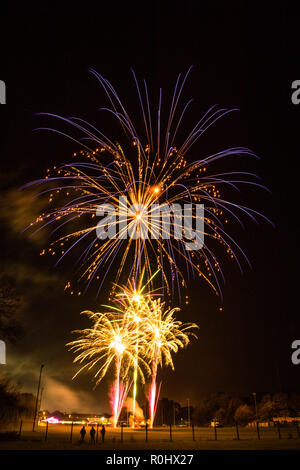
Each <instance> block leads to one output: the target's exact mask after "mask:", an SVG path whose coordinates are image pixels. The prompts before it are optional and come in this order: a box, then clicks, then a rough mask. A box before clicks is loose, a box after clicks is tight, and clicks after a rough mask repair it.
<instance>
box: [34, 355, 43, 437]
mask: <svg viewBox="0 0 300 470" xmlns="http://www.w3.org/2000/svg"><path fill="white" fill-rule="evenodd" d="M43 367H44V364H41V368H40V377H39V383H38V389H37V394H36V400H35V409H34V415H33V426H32V432H34V431H35V429H34V428H35V420H36V413H37V407H38V401H39V394H40V387H41V378H42V370H43Z"/></svg>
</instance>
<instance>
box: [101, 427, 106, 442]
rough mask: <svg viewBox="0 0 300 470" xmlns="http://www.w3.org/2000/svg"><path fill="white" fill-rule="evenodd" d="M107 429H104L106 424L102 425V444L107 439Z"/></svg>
mask: <svg viewBox="0 0 300 470" xmlns="http://www.w3.org/2000/svg"><path fill="white" fill-rule="evenodd" d="M105 433H106V431H105V427H104V424H102V428H101V434H102V442H104V438H105Z"/></svg>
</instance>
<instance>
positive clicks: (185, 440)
mask: <svg viewBox="0 0 300 470" xmlns="http://www.w3.org/2000/svg"><path fill="white" fill-rule="evenodd" d="M31 428H32V423H30V422H28V423H24V424H23V427H22V435H21V438H19V439H17V440H9V439H6V440H1V439H0V449H3V450H4V449H7V450H13V449H15V450H18V449H19V450H26V449H28V450H50V449H53V450H69V449H72V450H87V449H91V450H100V449H103V450H104V449H105V450H118V449H120V450H121V449H124V450H125V449H127V450H142V449H158V450H163V449H165V450H171V449H201V450H281V449H282V450H292V449H295V450H300V438H299V435H298V431H297V429H296V427H294V426H289V427H283V426H282V427H281V428H280V438H279V434H278V429H277V428H276V427H275V428H273V427H271V428H261V429H260V439H258V435H257V431H256V429H255V428H248V427H239V440H238V439H237V433H236V428H235V427H225V428H218V429H217V440H216V439H215V437H216V436H215V431H214V429H213V428H208V427H195V430H194V440H193V434H192V429H191V428H179V427H175V428H174V427H172V441H171V440H170V429H169V427H160V428H155V429H153V430H149V431H148V440H147V441H146V432H145V429H135V430H132V429H130V428H124V429H123V442H122V441H121V429H120V428H118V429H116V430H115V429H112V428H110V427H107V428H106V436H105V442H104V444H103V443H102V442H100V441H101V434H100V432H99V438H98V441H99V442H98V443H96V444H95V445H94V444H91V443H90V435H89V430H90V429H89V428H86V430H87V434H86V438H85V442H84V443H81V442H80V434H79V431H80V428H81V426H74V427H73V433H72V442H71V426H70V425H62V424H51V425H49V427H48V433H47V436H46V427H45V426H39V427H38V428H37V429H36V432H34V433H33V432H32V429H31ZM45 438H46V440H45ZM2 439H3V436H2Z"/></svg>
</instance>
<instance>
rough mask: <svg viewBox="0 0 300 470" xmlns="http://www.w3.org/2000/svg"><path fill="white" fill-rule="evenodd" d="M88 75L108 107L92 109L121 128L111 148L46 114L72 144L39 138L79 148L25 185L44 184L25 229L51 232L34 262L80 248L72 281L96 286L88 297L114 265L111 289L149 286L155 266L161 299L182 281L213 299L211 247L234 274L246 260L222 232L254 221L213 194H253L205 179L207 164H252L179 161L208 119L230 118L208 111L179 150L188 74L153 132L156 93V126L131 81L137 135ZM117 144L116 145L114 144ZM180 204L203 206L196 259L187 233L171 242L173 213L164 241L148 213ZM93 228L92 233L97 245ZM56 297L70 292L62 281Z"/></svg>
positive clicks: (236, 175) (236, 182)
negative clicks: (202, 286)
mask: <svg viewBox="0 0 300 470" xmlns="http://www.w3.org/2000/svg"><path fill="white" fill-rule="evenodd" d="M92 73H93V74H94V76H95V77H96V78H97V79H98V80H99V82H100V84H101V86H102V87H103V89H104V91H105V92H106V94H107V96H108V98H109V101H110V107H109V108H102V111H105V112H107V113H110V114H111V115H112V116H113V118H114V119H115V120H116V121H117V124H119V125H120V126H121V134H120V135H119V137H118V141H116V140H115V139H114V138H112V137H107V136H105V135H104V134H103V133H102V132H101V131H100V130H98V129H96V128H95V127H94V126H93V125H91V124H89V123H88V122H86V121H84V120H82V119H79V118H69V119H66V118H63V117H61V116H57V115H51V114H47V116H52V117H55V118H58V119H60V120H61V121H62V122H63V123H64V124H66V125H70V126H71V128H72V129H73V130H74V131H75V135H73V134H69V133H64V132H61V131H57V130H54V129H48V130H53V131H54V132H57V133H59V134H63V135H65V136H67V137H68V138H70V139H71V140H72V141H73V142H76V143H77V144H78V145H80V147H81V150H79V151H78V152H76V153H74V162H72V163H68V164H65V165H62V166H60V167H58V168H56V167H54V168H53V169H51V170H50V169H49V170H48V172H47V175H46V177H45V178H43V179H41V180H38V181H35V182H33V183H30V184H38V185H40V184H41V185H44V186H45V187H44V189H43V190H42V191H41V192H40V195H43V194H44V195H45V194H47V195H49V203H50V208H49V210H47V212H45V213H43V214H41V215H40V216H39V217H38V218H37V220H36V221H35V222H33V223H32V224H31V228H32V230H33V233H34V232H35V231H36V230H40V229H41V228H42V227H52V226H54V225H55V227H54V229H53V232H52V233H53V237H54V240H53V242H52V243H51V245H50V247H49V248H48V249H47V250H43V251H42V252H41V254H45V253H46V252H47V251H48V252H49V253H50V254H51V255H54V254H55V255H58V261H57V263H59V262H60V261H61V260H62V259H64V258H65V257H66V256H67V255H68V254H70V252H71V251H73V250H76V248H77V247H80V255H79V257H78V266H79V267H78V276H77V279H79V280H82V281H85V289H87V288H88V287H89V286H90V285H91V284H92V283H93V282H95V281H97V282H98V292H99V291H100V289H101V287H102V285H103V282H104V281H105V278H106V276H107V274H108V273H109V272H110V271H111V270H112V269H113V266H118V268H117V269H116V272H115V273H114V274H115V277H116V282H117V283H118V280H119V279H120V276H121V275H122V273H124V274H125V271H126V274H127V278H131V277H132V276H133V277H137V276H139V275H140V274H141V271H142V270H143V269H145V270H146V274H147V276H148V277H150V275H151V274H150V273H151V271H152V269H151V267H152V266H153V265H156V266H157V268H158V269H160V271H161V276H162V285H163V286H165V288H166V291H167V292H168V293H169V294H171V293H173V292H175V291H177V292H178V293H179V296H180V290H181V288H182V287H184V286H186V279H187V278H188V277H189V276H191V275H195V274H196V273H197V274H198V275H199V276H200V277H202V278H203V279H205V280H206V281H207V282H208V283H209V285H210V286H211V287H212V288H213V289H214V290H215V291H216V292H217V293H219V292H220V291H221V287H220V286H221V284H220V281H221V280H222V279H224V276H223V272H222V268H221V263H220V260H219V257H218V256H217V254H216V250H215V249H214V247H215V246H216V245H221V246H222V248H223V249H224V252H225V253H226V254H227V255H228V256H229V257H230V258H232V259H234V260H235V261H236V262H237V263H238V265H239V266H240V268H241V264H240V258H245V259H246V260H247V258H246V256H245V254H244V253H243V251H242V250H241V248H240V247H239V245H238V244H237V243H236V242H235V241H234V240H233V238H232V237H231V236H230V234H229V233H228V231H227V230H226V224H227V222H228V220H229V219H233V220H237V221H238V222H239V223H241V224H242V221H241V216H242V215H247V216H249V217H250V218H251V219H252V220H256V217H257V216H258V215H261V214H258V213H257V212H256V211H254V210H252V209H249V208H247V207H244V206H242V205H238V204H236V203H234V202H232V201H229V200H226V199H225V198H224V197H223V196H222V192H221V190H222V188H223V187H229V188H231V189H234V190H240V188H241V186H243V185H245V184H248V185H254V186H256V187H262V186H261V185H260V184H259V182H258V181H257V177H256V176H255V175H254V174H251V173H245V172H234V171H229V172H227V171H225V172H223V171H221V172H220V171H213V168H214V164H215V162H217V161H220V160H222V159H224V158H226V157H228V156H231V157H235V158H238V157H240V156H242V155H250V156H254V154H253V152H252V151H251V150H249V149H247V148H244V147H233V148H228V149H225V150H222V151H218V152H216V153H214V154H212V155H209V156H203V157H202V158H200V159H197V160H196V161H189V160H188V158H187V156H188V152H189V150H190V149H191V147H192V146H193V145H194V144H195V143H196V141H197V140H198V139H199V138H200V137H201V136H203V134H205V132H206V131H207V130H208V129H209V128H210V127H211V126H212V125H213V124H214V123H215V122H216V121H217V120H219V119H220V118H222V117H224V116H226V115H228V114H229V113H231V112H233V111H235V109H225V108H221V107H217V106H214V107H212V108H210V109H209V110H208V111H207V112H206V113H205V114H204V115H203V116H202V118H201V119H200V120H199V121H198V122H197V123H196V124H195V125H194V126H193V128H192V129H191V131H190V132H189V133H188V135H187V137H186V138H185V139H182V141H180V139H179V137H178V134H179V132H178V131H179V129H180V128H181V125H182V120H183V117H184V116H185V113H186V111H187V109H188V107H189V105H190V103H191V101H192V100H191V101H189V102H188V103H186V104H184V105H183V106H181V111H180V112H179V111H178V108H179V103H180V97H181V93H182V89H183V86H184V84H185V81H186V78H187V75H188V73H189V71H188V72H187V74H186V75H185V76H184V77H183V78H182V77H181V76H180V75H179V77H178V79H177V82H176V85H175V90H174V94H173V97H172V102H171V107H170V110H169V115H168V119H167V124H166V126H164V129H163V126H162V124H161V113H162V92H161V91H160V97H159V103H158V108H157V111H156V115H157V120H154V119H153V118H152V116H151V106H150V102H149V97H148V90H147V85H146V83H145V82H144V83H143V92H142V91H141V88H140V85H139V84H138V82H137V80H136V77H135V75H134V74H133V75H134V79H135V83H136V89H137V94H138V98H139V103H140V111H141V115H142V123H143V130H142V131H141V132H140V133H138V131H137V130H136V126H135V125H134V123H133V120H132V119H131V118H130V116H129V114H128V112H127V111H126V109H125V107H124V106H123V104H122V102H121V100H120V98H119V96H118V95H117V93H116V91H115V89H114V88H113V86H112V85H111V84H110V83H109V82H108V80H106V79H105V78H103V77H102V76H101V75H99V74H98V73H97V72H95V71H94V70H92ZM154 123H156V124H154ZM122 139H123V140H124V143H122V144H121V143H120V140H122ZM185 203H187V204H190V203H201V204H204V206H205V214H204V216H203V228H201V229H200V230H198V229H196V231H195V232H194V233H195V236H196V238H197V237H198V238H202V239H203V238H204V245H203V246H202V248H201V249H199V250H198V251H189V250H188V249H187V245H186V240H185V239H184V237H185V236H186V235H187V232H188V230H187V231H186V232H185V230H184V233H183V234H182V233H181V234H180V236H181V235H183V236H181V238H180V237H179V235H178V230H179V229H180V227H179V225H180V224H179V222H178V220H179V219H178V217H179V218H180V217H181V215H180V214H179V213H176V210H178V209H175V212H174V213H173V214H172V220H173V228H171V232H170V237H166V233H165V232H166V228H165V226H164V225H163V224H162V221H161V215H160V214H157V212H156V209H157V205H159V207H160V208H161V209H162V210H163V208H164V207H170V206H173V207H175V206H176V204H181V206H183V204H185ZM99 206H101V207H105V206H107V217H105V218H104V219H102V220H101V221H99V218H98V217H97V215H104V213H101V214H99V213H97V209H98V208H99ZM116 214H117V216H118V217H115V216H116ZM192 217H193V218H195V216H194V215H193V216H192ZM261 217H263V218H264V216H263V215H261ZM35 226H36V227H35ZM97 229H98V230H100V231H101V234H102V235H101V236H100V237H99V236H97ZM64 230H66V232H64ZM197 230H198V233H197ZM62 232H64V233H62ZM58 234H59V235H58ZM103 234H104V235H103ZM57 235H58V236H57ZM108 235H109V236H108ZM101 237H102V238H103V239H101ZM99 238H100V239H99ZM128 264H129V265H130V268H129V271H130V272H129V275H128ZM66 288H67V289H69V288H70V291H71V293H73V292H74V290H73V288H72V286H71V283H70V282H68V283H67V285H66Z"/></svg>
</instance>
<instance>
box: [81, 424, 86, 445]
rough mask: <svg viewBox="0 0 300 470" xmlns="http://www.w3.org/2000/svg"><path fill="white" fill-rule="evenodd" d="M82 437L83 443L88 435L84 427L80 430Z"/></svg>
mask: <svg viewBox="0 0 300 470" xmlns="http://www.w3.org/2000/svg"><path fill="white" fill-rule="evenodd" d="M80 435H81V442H83V441H84V438H85V435H86V430H85V427H84V426H82V428H81V429H80Z"/></svg>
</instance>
